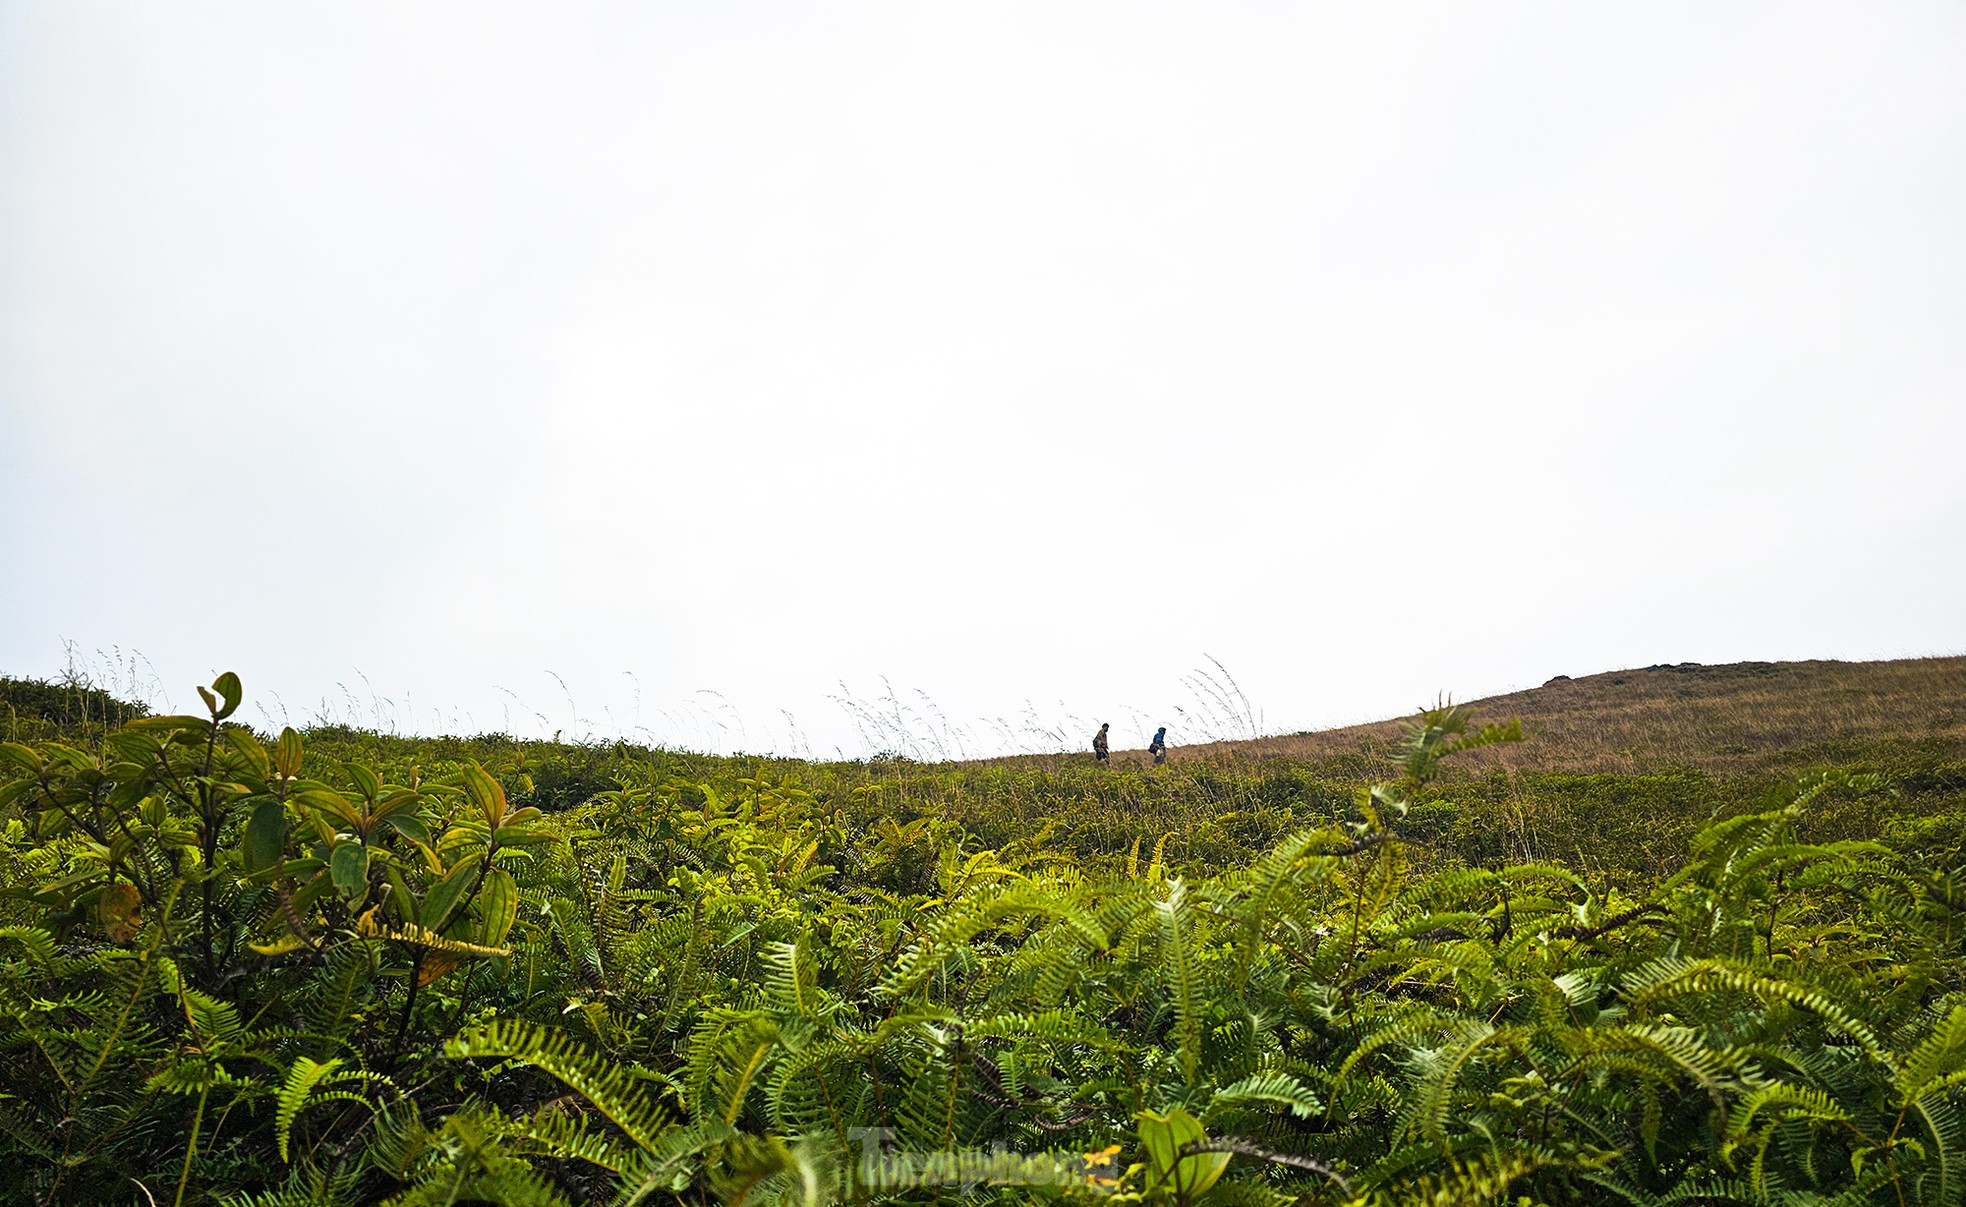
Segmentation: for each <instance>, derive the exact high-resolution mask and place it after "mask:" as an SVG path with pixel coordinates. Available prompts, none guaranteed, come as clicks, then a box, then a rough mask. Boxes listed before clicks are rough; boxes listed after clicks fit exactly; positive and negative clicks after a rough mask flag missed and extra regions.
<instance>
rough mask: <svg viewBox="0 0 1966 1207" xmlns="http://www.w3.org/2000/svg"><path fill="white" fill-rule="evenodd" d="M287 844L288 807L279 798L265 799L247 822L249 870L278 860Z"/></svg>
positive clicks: (256, 869) (275, 862) (270, 864)
mask: <svg viewBox="0 0 1966 1207" xmlns="http://www.w3.org/2000/svg"><path fill="white" fill-rule="evenodd" d="M286 844H287V810H286V807H285V806H284V805H282V804H281V803H280V802H279V801H277V800H268V801H261V802H260V803H259V804H258V805H257V806H255V807H254V809H253V815H252V817H251V818H250V819H249V820H248V821H247V822H246V837H245V842H244V844H243V845H244V854H245V856H246V871H248V872H262V871H265V870H266V869H267V868H270V867H273V866H275V865H276V864H278V863H279V862H280V855H281V852H282V851H283V850H285V848H286Z"/></svg>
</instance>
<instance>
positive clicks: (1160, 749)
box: [1147, 725, 1167, 767]
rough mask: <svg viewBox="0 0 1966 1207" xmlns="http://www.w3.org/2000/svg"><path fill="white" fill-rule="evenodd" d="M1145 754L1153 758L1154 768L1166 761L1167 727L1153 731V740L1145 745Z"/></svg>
mask: <svg viewBox="0 0 1966 1207" xmlns="http://www.w3.org/2000/svg"><path fill="white" fill-rule="evenodd" d="M1147 753H1148V754H1151V755H1153V756H1154V766H1156V767H1158V766H1160V765H1161V764H1162V763H1165V762H1166V761H1167V726H1165V725H1163V726H1161V727H1160V728H1159V729H1156V730H1154V740H1153V741H1151V742H1149V743H1147Z"/></svg>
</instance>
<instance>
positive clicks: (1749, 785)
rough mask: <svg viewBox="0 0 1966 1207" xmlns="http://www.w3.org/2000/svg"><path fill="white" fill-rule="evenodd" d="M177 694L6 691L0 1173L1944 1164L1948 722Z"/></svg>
mask: <svg viewBox="0 0 1966 1207" xmlns="http://www.w3.org/2000/svg"><path fill="white" fill-rule="evenodd" d="M201 694H202V696H203V697H204V699H205V702H206V705H207V711H206V713H205V715H202V716H142V715H128V716H122V717H118V716H110V715H106V714H101V713H98V714H97V715H96V716H95V717H94V718H93V719H91V718H90V717H75V716H67V715H62V714H59V713H33V714H24V713H23V712H20V711H17V712H15V713H14V714H13V715H12V716H11V717H10V718H9V724H10V726H11V728H10V730H9V736H10V737H11V738H13V739H14V740H12V741H9V742H8V743H7V744H6V745H5V746H4V747H0V1163H3V1164H4V1168H5V1169H6V1170H7V1175H8V1176H7V1177H6V1178H5V1179H4V1180H0V1200H5V1201H18V1202H24V1203H148V1202H156V1203H163V1202H172V1203H176V1204H188V1203H231V1204H242V1205H243V1204H257V1205H266V1207H270V1205H272V1204H276V1203H277V1204H303V1203H322V1204H327V1203H351V1204H352V1203H370V1202H390V1203H398V1204H406V1205H407V1204H423V1203H463V1202H493V1203H512V1204H521V1203H587V1202H609V1201H615V1202H624V1203H625V1202H648V1203H653V1202H670V1201H676V1200H682V1201H686V1202H689V1203H709V1202H733V1203H737V1202H781V1203H785V1202H796V1203H820V1202H830V1201H835V1200H839V1201H856V1202H862V1201H875V1200H879V1201H899V1202H923V1203H927V1202H942V1201H953V1200H955V1199H957V1198H981V1199H1001V1200H1006V1201H1020V1202H1022V1201H1027V1200H1032V1199H1040V1198H1042V1199H1086V1200H1092V1199H1103V1200H1109V1201H1113V1202H1116V1203H1117V1202H1125V1203H1133V1202H1152V1203H1156V1204H1160V1203H1170V1204H1191V1203H1192V1204H1201V1203H1210V1204H1222V1205H1224V1207H1227V1205H1229V1204H1240V1203H1282V1202H1286V1201H1292V1200H1295V1201H1300V1202H1306V1203H1334V1204H1335V1203H1373V1204H1377V1203H1440V1204H1456V1203H1485V1202H1518V1201H1529V1202H1547V1203H1573V1202H1589V1203H1602V1202H1626V1201H1629V1202H1633V1203H1641V1204H1650V1203H1665V1202H1689V1201H1691V1202H1770V1203H1775V1202H1780V1203H1794V1204H1800V1203H1812V1202H1824V1203H1828V1202H1844V1203H1853V1204H1854V1203H1878V1204H1909V1203H1950V1202H1957V1201H1960V1200H1961V1199H1962V1197H1966V1149H1962V1144H1966V1132H1962V1127H1961V1123H1962V1121H1961V1114H1960V1111H1961V1102H1960V1094H1961V1092H1962V1087H1966V983H1962V975H1963V974H1966V961H1962V958H1961V943H1962V939H1966V932H1963V931H1962V916H1961V913H1962V910H1966V886H1961V885H1959V884H1958V883H1956V881H1955V879H1954V876H1953V868H1954V861H1955V859H1956V857H1957V854H1958V842H1959V830H1960V825H1959V816H1960V815H1959V812H1958V810H1957V809H1956V808H1955V807H1954V806H1955V805H1956V803H1957V795H1958V793H1959V792H1960V782H1959V780H1958V779H1957V777H1956V773H1955V771H1954V770H1953V765H1952V764H1950V763H1948V762H1946V761H1945V760H1944V759H1943V758H1931V759H1923V758H1919V759H1913V760H1911V761H1909V762H1905V763H1899V764H1894V765H1889V766H1864V765H1862V764H1863V763H1864V760H1862V759H1858V760H1854V761H1855V762H1856V763H1858V764H1859V765H1858V766H1855V767H1845V768H1840V769H1818V770H1816V771H1813V772H1812V773H1810V774H1809V775H1807V776H1804V777H1802V778H1801V779H1800V780H1790V781H1788V782H1786V783H1778V782H1775V781H1767V782H1760V781H1756V782H1724V781H1716V780H1712V779H1709V778H1706V777H1702V776H1697V775H1691V774H1686V775H1659V776H1648V777H1609V776H1571V777H1557V776H1545V777H1540V778H1537V777H1527V778H1525V777H1506V776H1502V777H1488V778H1477V779H1463V780H1458V781H1457V780H1455V779H1453V778H1452V777H1451V776H1449V775H1443V774H1442V768H1443V766H1447V767H1451V765H1452V764H1451V756H1452V755H1453V754H1455V753H1456V752H1457V751H1460V750H1464V749H1470V748H1474V747H1479V746H1484V745H1492V744H1494V743H1498V742H1504V741H1508V740H1510V739H1512V738H1514V737H1516V736H1518V734H1517V733H1516V732H1515V731H1514V730H1512V729H1511V728H1510V727H1507V726H1490V727H1486V728H1480V729H1477V728H1476V727H1475V726H1474V725H1473V724H1472V722H1471V720H1470V718H1469V716H1468V714H1467V713H1466V711H1465V710H1462V709H1452V708H1442V709H1435V710H1432V711H1429V712H1426V713H1423V714H1422V715H1421V717H1420V719H1419V721H1418V723H1417V724H1416V726H1415V728H1414V733H1413V736H1412V738H1411V740H1410V741H1409V742H1408V743H1407V744H1406V746H1405V747H1404V748H1403V750H1402V751H1401V752H1400V758H1399V761H1398V763H1397V765H1395V766H1393V767H1390V768H1387V769H1386V770H1385V772H1384V773H1383V778H1381V779H1380V780H1379V782H1378V783H1376V784H1375V785H1372V786H1370V787H1365V786H1360V784H1361V782H1362V779H1363V776H1362V775H1360V776H1357V777H1350V773H1351V772H1352V771H1357V772H1360V773H1362V772H1365V771H1366V770H1368V769H1367V768H1363V767H1360V768H1355V769H1348V768H1342V767H1332V766H1329V765H1325V766H1298V767H1289V766H1278V765H1264V766H1243V767H1237V766H1220V767H1214V766H1208V765H1201V764H1193V765H1189V766H1185V767H1169V768H1165V769H1162V772H1160V773H1148V772H1142V771H1131V770H1121V771H1104V770H1101V769H1095V768H1090V767H1086V766H1083V765H1078V764H1074V763H1067V764H1062V765H1054V766H1014V765H1013V766H998V767H955V768H949V767H921V766H916V765H912V764H906V763H900V762H892V761H890V762H883V763H878V764H873V765H866V764H862V765H847V764H840V765H823V766H812V765H807V764H803V763H793V762H787V761H769V760H718V759H709V758H702V757H696V756H687V755H679V754H673V753H667V752H657V751H644V750H631V749H628V748H625V747H574V748H568V747H554V746H548V745H546V744H527V743H519V742H513V741H508V740H502V739H490V738H481V739H474V740H470V741H448V742H441V741H430V742H415V741H407V740H402V739H393V738H385V737H382V736H379V735H373V734H363V733H358V732H353V731H347V730H319V731H312V732H309V733H306V734H302V733H297V732H295V731H292V730H288V731H285V732H283V733H281V734H280V735H278V736H277V737H276V736H273V735H262V734H256V733H254V732H253V731H251V730H250V729H248V728H246V727H244V726H242V725H239V724H237V723H235V722H234V721H233V720H232V719H231V718H232V717H233V716H234V714H235V712H236V710H237V709H238V707H239V704H240V700H241V697H242V688H241V686H240V684H239V682H238V680H237V679H236V678H235V677H233V676H230V675H226V676H221V677H220V679H219V680H218V681H217V682H215V683H214V684H212V685H211V687H210V688H209V689H204V690H202V692H201ZM1443 760H1448V761H1447V762H1445V763H1443ZM1348 777H1349V778H1348ZM1525 857H1527V858H1525Z"/></svg>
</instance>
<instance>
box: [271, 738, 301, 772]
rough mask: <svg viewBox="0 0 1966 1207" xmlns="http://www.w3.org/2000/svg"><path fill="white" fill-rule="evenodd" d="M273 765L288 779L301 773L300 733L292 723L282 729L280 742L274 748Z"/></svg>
mask: <svg viewBox="0 0 1966 1207" xmlns="http://www.w3.org/2000/svg"><path fill="white" fill-rule="evenodd" d="M273 766H274V768H275V769H276V770H277V771H279V773H280V774H281V775H282V776H284V777H285V778H287V779H293V778H294V777H295V776H297V775H299V774H300V735H299V734H298V733H296V732H294V729H293V726H291V725H289V726H288V727H287V728H285V729H282V730H281V731H280V741H279V744H278V745H276V746H274V748H273Z"/></svg>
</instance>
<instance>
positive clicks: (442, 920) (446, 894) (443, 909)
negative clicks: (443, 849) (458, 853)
mask: <svg viewBox="0 0 1966 1207" xmlns="http://www.w3.org/2000/svg"><path fill="white" fill-rule="evenodd" d="M480 866H481V865H480V864H479V862H478V861H477V860H476V859H460V860H458V862H457V866H456V867H454V868H452V869H451V870H450V871H448V872H446V873H444V877H443V879H441V880H439V881H437V883H435V884H433V885H431V886H430V890H429V891H428V892H426V893H424V894H423V905H422V906H421V907H420V912H421V913H422V914H423V924H424V925H425V926H427V927H429V928H430V929H431V930H437V931H441V930H443V929H444V927H445V926H447V925H449V924H450V920H451V914H452V913H453V912H454V911H455V910H456V909H457V904H458V901H459V900H460V899H461V898H462V897H463V896H464V893H465V891H466V890H467V889H469V888H470V887H471V886H472V885H474V884H476V883H477V882H478V870H479V867H480Z"/></svg>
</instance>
